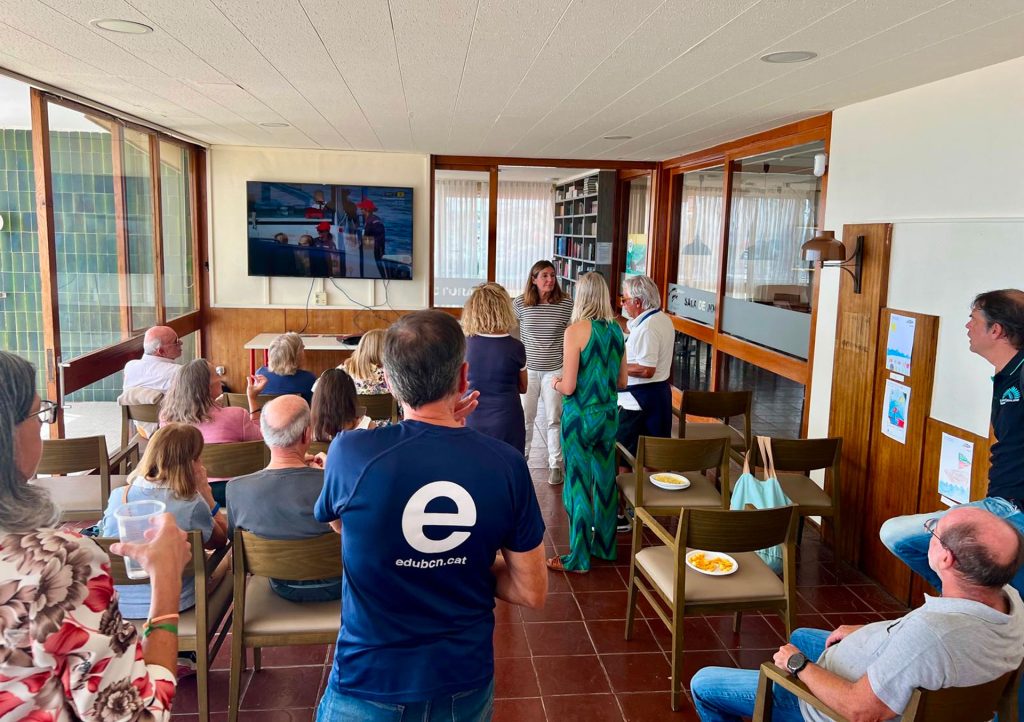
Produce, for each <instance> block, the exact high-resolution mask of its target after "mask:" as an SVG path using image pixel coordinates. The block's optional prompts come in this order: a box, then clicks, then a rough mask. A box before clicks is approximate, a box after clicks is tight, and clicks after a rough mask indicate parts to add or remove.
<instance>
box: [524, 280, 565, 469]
mask: <svg viewBox="0 0 1024 722" xmlns="http://www.w3.org/2000/svg"><path fill="white" fill-rule="evenodd" d="M572 304H573V301H572V299H571V298H569V296H567V295H566V294H564V293H563V292H562V289H561V288H560V287H559V285H558V276H557V274H556V273H555V267H554V265H553V264H552V263H551V261H537V262H536V263H534V264H533V267H532V268H531V269H530V274H529V276H528V277H527V279H526V287H525V288H524V289H523V295H521V296H517V297H516V300H515V301H514V302H513V304H512V307H513V308H514V309H515V313H516V319H517V320H518V321H519V338H521V339H522V340H523V345H525V346H526V370H527V387H526V392H525V393H524V394H523V396H522V399H521V400H522V404H523V416H524V422H525V431H526V440H525V442H524V444H523V451H524V453H525V454H526V456H527V458H529V456H530V445H531V444H532V442H533V424H534V421H535V420H536V418H537V401H538V399H539V398H540V397H543V398H544V412H545V419H544V422H543V428H544V430H545V431H546V432H547V442H548V467H549V468H550V469H551V471H550V476H549V477H548V483H549V484H561V483H562V481H563V479H564V474H563V471H562V443H561V437H560V435H559V428H560V424H561V418H562V397H561V395H560V394H557V393H555V392H554V391H552V390H551V381H552V380H553V379H554V378H555V377H556V376H559V375H561V373H562V340H563V333H564V332H565V329H566V327H567V326H568V325H569V323H570V318H571V317H572Z"/></svg>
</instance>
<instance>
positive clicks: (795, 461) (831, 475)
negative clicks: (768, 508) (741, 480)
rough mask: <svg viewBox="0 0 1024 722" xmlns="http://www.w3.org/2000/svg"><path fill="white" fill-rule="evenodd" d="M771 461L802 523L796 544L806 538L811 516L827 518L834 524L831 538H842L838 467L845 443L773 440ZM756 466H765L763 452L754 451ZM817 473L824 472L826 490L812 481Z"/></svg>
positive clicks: (839, 441)
mask: <svg viewBox="0 0 1024 722" xmlns="http://www.w3.org/2000/svg"><path fill="white" fill-rule="evenodd" d="M771 449H772V459H773V461H774V462H775V471H776V472H777V473H778V479H779V484H780V485H781V486H782V490H783V491H784V492H786V496H788V497H789V499H790V501H792V502H793V503H794V504H796V505H797V509H798V512H799V514H800V523H799V526H798V527H797V535H796V539H797V544H799V543H800V539H801V538H802V536H803V530H804V519H805V518H806V517H808V516H820V517H825V518H828V519H829V520H830V521H831V523H832V535H833V536H832V538H833V539H837V538H839V532H840V526H839V524H840V516H839V495H840V489H841V487H840V485H839V466H840V461H841V459H842V452H843V440H842V439H841V438H829V439H774V438H773V439H772V440H771ZM753 458H754V466H755V467H757V466H762V467H763V466H764V460H763V459H762V458H761V452H760V450H759V449H758V448H757V447H756V445H755V448H754V450H753ZM816 469H824V470H825V488H824V489H822V488H821V487H820V486H818V484H817V483H815V481H814V480H813V479H812V478H811V477H810V473H811V472H812V471H814V470H816Z"/></svg>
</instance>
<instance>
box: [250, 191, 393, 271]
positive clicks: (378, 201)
mask: <svg viewBox="0 0 1024 722" xmlns="http://www.w3.org/2000/svg"><path fill="white" fill-rule="evenodd" d="M246 191H247V194H248V214H249V217H248V224H249V231H248V236H249V275H250V276H297V277H303V278H380V279H395V280H412V188H397V187H390V186H367V185H328V184H324V183H278V182H273V181H249V182H248V183H247V184H246Z"/></svg>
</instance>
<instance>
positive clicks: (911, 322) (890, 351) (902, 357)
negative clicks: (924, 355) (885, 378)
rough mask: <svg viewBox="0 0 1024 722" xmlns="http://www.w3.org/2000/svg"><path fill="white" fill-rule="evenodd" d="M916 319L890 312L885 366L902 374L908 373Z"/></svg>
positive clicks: (907, 374)
mask: <svg viewBox="0 0 1024 722" xmlns="http://www.w3.org/2000/svg"><path fill="white" fill-rule="evenodd" d="M916 324H917V319H914V318H910V317H908V316H900V315H898V314H895V313H894V314H892V316H890V317H889V340H888V341H887V342H886V345H885V367H886V368H887V369H889V370H890V371H895V372H896V373H898V374H903V375H904V376H909V375H910V357H911V356H912V355H913V353H914V326H915V325H916Z"/></svg>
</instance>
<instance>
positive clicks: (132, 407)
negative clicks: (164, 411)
mask: <svg viewBox="0 0 1024 722" xmlns="http://www.w3.org/2000/svg"><path fill="white" fill-rule="evenodd" d="M136 421H138V422H139V423H140V424H158V423H160V404H128V405H125V406H122V407H121V448H122V449H123V448H124V447H126V446H128V442H129V441H130V440H131V438H132V436H133V435H134V434H135V424H134V422H136Z"/></svg>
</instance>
